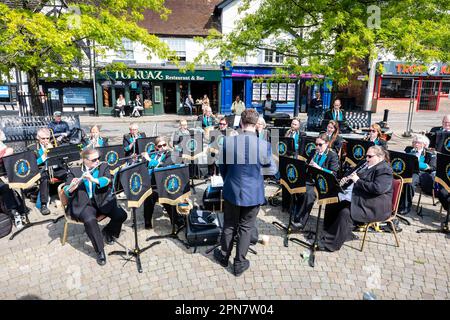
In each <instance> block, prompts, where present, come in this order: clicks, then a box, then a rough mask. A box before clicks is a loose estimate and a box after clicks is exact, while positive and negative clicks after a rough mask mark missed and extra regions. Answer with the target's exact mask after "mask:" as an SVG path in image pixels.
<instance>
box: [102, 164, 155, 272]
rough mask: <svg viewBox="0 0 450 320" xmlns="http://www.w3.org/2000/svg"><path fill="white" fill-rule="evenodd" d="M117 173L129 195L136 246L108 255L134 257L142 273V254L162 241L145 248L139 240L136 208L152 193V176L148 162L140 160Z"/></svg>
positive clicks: (129, 259)
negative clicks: (141, 246) (140, 245)
mask: <svg viewBox="0 0 450 320" xmlns="http://www.w3.org/2000/svg"><path fill="white" fill-rule="evenodd" d="M117 175H118V179H117V180H118V181H120V183H121V185H122V187H123V190H124V193H125V195H126V197H127V200H128V207H129V208H131V215H132V219H133V231H134V248H132V249H128V248H125V250H115V251H112V252H110V253H109V254H108V255H110V256H111V255H119V256H122V258H123V259H124V260H126V263H127V262H129V261H131V259H132V258H133V257H134V258H135V261H136V266H137V270H138V272H139V273H142V263H141V254H142V253H143V252H145V251H146V250H148V249H150V248H151V247H153V246H155V245H157V244H160V243H161V241H155V242H153V243H151V244H150V245H148V246H146V247H144V248H140V247H139V242H138V236H137V218H136V208H139V207H140V206H141V205H142V204H143V202H144V200H145V199H146V198H147V197H148V196H149V195H151V193H152V189H151V188H150V187H151V180H150V179H151V178H150V175H149V174H148V169H147V162H140V163H137V164H133V165H131V166H128V167H126V168H123V169H122V170H119V171H118V172H117ZM117 180H116V181H117ZM130 255H131V257H130Z"/></svg>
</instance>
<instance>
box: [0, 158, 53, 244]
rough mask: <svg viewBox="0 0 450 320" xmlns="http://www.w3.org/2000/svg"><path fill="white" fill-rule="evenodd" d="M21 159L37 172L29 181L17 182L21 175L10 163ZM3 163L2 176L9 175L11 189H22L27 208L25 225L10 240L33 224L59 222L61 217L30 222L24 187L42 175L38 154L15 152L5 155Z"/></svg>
mask: <svg viewBox="0 0 450 320" xmlns="http://www.w3.org/2000/svg"><path fill="white" fill-rule="evenodd" d="M21 161H26V162H28V163H27V165H29V167H28V170H29V172H30V173H31V172H35V174H34V175H33V177H32V178H30V179H29V180H28V181H17V183H16V181H15V180H16V178H18V177H19V175H18V173H17V172H16V170H15V169H13V168H14V167H15V166H14V165H10V164H9V163H10V162H11V163H16V164H17V163H19V162H21ZM2 163H3V168H2V169H1V170H0V171H1V172H2V173H1V174H0V176H1V175H7V176H8V180H9V182H10V183H9V185H10V187H11V189H20V193H21V201H22V206H23V207H24V208H25V224H24V225H23V227H22V228H21V229H20V230H17V231H16V232H14V233H13V234H12V235H11V236H10V237H9V240H13V239H14V238H15V237H16V236H17V235H18V234H20V233H21V232H23V231H24V230H26V229H28V228H31V227H33V226H37V225H41V224H44V223H47V222H52V223H56V222H58V220H59V219H60V218H57V219H45V220H42V221H36V222H30V220H29V218H28V213H29V211H30V210H29V209H28V207H27V206H26V203H25V196H24V192H23V189H24V188H27V186H26V185H28V184H30V183H32V184H34V182H35V181H37V180H38V179H39V177H40V175H39V168H38V166H37V163H36V155H35V153H34V152H33V151H25V152H20V153H15V154H12V155H10V156H6V157H3V161H2ZM28 170H27V171H28ZM36 178H37V179H36ZM18 180H20V177H19V178H18Z"/></svg>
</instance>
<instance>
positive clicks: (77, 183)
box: [68, 161, 103, 192]
mask: <svg viewBox="0 0 450 320" xmlns="http://www.w3.org/2000/svg"><path fill="white" fill-rule="evenodd" d="M102 163H103V161H102V162H99V164H98V165H96V166H95V167H93V168H92V169H89V170H88V171H87V172H83V174H82V175H81V177H80V178H78V180H77V181H75V182H74V180H75V178H74V179H72V181H71V182H70V184H69V187H68V190H69V191H70V190H71V189H72V188H75V189H74V190H72V191H70V192H73V191H75V190H76V189H77V188H78V187H79V186H80V184H81V182H82V181H83V179H84V178H85V177H86V176H87V175H88V173H89V174H92V172H94V170H95V169H97V168H98V167H100V165H101V164H102Z"/></svg>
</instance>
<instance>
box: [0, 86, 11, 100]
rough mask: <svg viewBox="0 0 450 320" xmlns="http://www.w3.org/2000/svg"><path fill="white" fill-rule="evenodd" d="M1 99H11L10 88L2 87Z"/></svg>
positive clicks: (0, 88)
mask: <svg viewBox="0 0 450 320" xmlns="http://www.w3.org/2000/svg"><path fill="white" fill-rule="evenodd" d="M0 98H9V87H8V86H0Z"/></svg>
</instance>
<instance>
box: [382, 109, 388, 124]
mask: <svg viewBox="0 0 450 320" xmlns="http://www.w3.org/2000/svg"><path fill="white" fill-rule="evenodd" d="M388 116H389V110H388V109H384V115H383V122H387V121H388Z"/></svg>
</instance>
